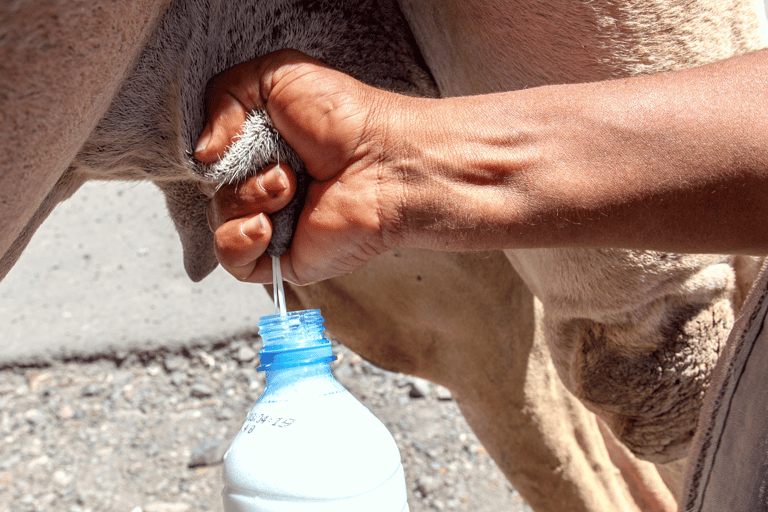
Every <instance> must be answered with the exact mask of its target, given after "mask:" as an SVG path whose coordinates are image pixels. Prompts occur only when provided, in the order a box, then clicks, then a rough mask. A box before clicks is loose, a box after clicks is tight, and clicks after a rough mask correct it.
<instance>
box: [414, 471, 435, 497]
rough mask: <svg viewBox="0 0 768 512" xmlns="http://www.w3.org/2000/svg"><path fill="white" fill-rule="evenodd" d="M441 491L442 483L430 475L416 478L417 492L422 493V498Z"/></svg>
mask: <svg viewBox="0 0 768 512" xmlns="http://www.w3.org/2000/svg"><path fill="white" fill-rule="evenodd" d="M439 489H440V482H439V481H438V480H437V479H436V478H434V477H432V476H429V475H422V476H419V477H417V478H416V490H417V491H419V492H420V493H421V495H422V496H425V497H426V496H429V495H430V494H434V493H435V492H437V491H438V490H439Z"/></svg>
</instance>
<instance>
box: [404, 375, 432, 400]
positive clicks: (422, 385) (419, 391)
mask: <svg viewBox="0 0 768 512" xmlns="http://www.w3.org/2000/svg"><path fill="white" fill-rule="evenodd" d="M431 391H432V384H431V383H430V382H429V381H428V380H425V379H420V378H418V377H414V378H413V380H412V381H411V390H410V392H409V393H408V395H409V396H410V397H411V398H426V397H428V396H429V394H430V392H431Z"/></svg>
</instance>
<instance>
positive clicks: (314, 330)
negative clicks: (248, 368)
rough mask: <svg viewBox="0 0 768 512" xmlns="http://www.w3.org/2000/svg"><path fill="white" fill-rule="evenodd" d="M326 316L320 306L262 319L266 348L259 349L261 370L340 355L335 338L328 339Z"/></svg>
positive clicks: (290, 366) (308, 363) (286, 366)
mask: <svg viewBox="0 0 768 512" xmlns="http://www.w3.org/2000/svg"><path fill="white" fill-rule="evenodd" d="M323 321H324V318H323V317H322V316H321V315H320V310H319V309H306V310H301V311H291V312H289V313H288V314H286V315H267V316H263V317H261V318H260V319H259V334H260V335H261V337H262V339H263V340H264V348H262V349H261V351H260V352H259V358H260V361H261V365H260V366H259V367H258V368H257V370H259V371H273V370H280V369H283V368H295V367H297V366H306V365H310V364H318V363H330V362H331V361H333V360H335V359H336V356H334V355H333V349H332V347H331V342H330V341H328V340H327V339H325V337H324V336H323V331H324V330H325V327H324V326H323Z"/></svg>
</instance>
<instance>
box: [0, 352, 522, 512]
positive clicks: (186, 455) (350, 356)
mask: <svg viewBox="0 0 768 512" xmlns="http://www.w3.org/2000/svg"><path fill="white" fill-rule="evenodd" d="M250 345H253V346H254V347H257V346H258V343H256V342H254V341H253V340H251V339H247V340H245V341H244V342H242V343H240V344H238V345H237V346H236V347H235V346H233V345H231V344H230V345H227V344H219V345H214V346H207V347H206V348H204V349H200V348H196V349H192V350H190V352H191V354H190V355H189V357H188V358H186V357H184V356H183V355H178V354H170V355H169V354H167V353H162V352H158V353H132V354H130V355H124V356H123V358H122V360H121V362H120V366H119V369H116V367H115V362H114V361H113V360H112V359H109V358H107V359H105V360H96V361H92V362H76V361H73V362H67V363H63V362H60V361H59V362H55V363H53V365H52V366H50V367H47V368H46V369H45V370H44V371H40V370H35V371H32V370H30V371H28V372H24V373H17V371H14V370H13V369H11V370H5V371H0V394H2V396H0V431H1V432H2V436H3V437H0V439H2V440H3V441H4V442H5V445H4V447H5V451H4V452H3V456H2V457H0V459H1V460H0V488H2V487H3V486H5V487H6V488H8V490H9V491H10V492H9V493H7V494H6V495H4V496H3V497H2V498H0V502H2V501H3V498H5V496H8V499H9V500H10V503H9V504H6V503H5V502H3V505H2V506H0V509H2V510H6V509H7V510H13V511H16V510H18V511H19V512H26V511H31V510H57V511H58V510H61V511H62V512H98V511H101V510H116V511H117V510H123V511H129V512H192V511H194V512H198V511H200V512H206V511H213V510H221V501H220V500H221V498H220V493H221V476H220V475H221V470H220V466H217V465H218V464H220V463H221V459H222V457H223V453H224V452H225V451H226V449H227V446H228V444H229V440H231V439H232V438H233V437H234V435H236V433H237V432H238V430H239V429H240V427H241V425H242V421H243V420H244V418H245V415H246V414H247V412H248V410H249V409H250V408H251V406H252V405H253V401H254V400H255V399H257V398H258V395H259V394H260V391H261V390H263V388H264V380H265V374H264V373H263V372H256V371H255V368H253V364H254V363H248V364H247V365H246V364H243V363H241V362H240V361H237V360H236V359H235V355H236V354H237V353H238V352H239V351H240V349H242V348H243V347H245V346H250ZM203 350H205V352H203ZM334 351H335V353H338V354H343V355H344V357H343V358H340V359H341V362H340V363H336V364H334V365H333V366H332V368H333V371H334V374H335V375H336V376H337V377H338V378H339V379H340V380H341V379H343V380H344V382H343V384H344V385H345V386H346V387H348V389H349V390H350V392H352V394H353V395H354V396H356V397H358V399H360V400H361V401H362V402H363V403H364V404H365V405H366V406H367V407H369V408H370V409H371V411H372V412H373V413H374V414H376V415H377V416H378V417H379V418H380V419H381V420H382V421H383V422H384V424H385V425H386V426H387V428H388V429H389V430H390V431H391V432H392V434H393V435H394V437H395V439H396V440H397V443H398V446H399V447H400V451H401V455H402V460H403V465H404V468H405V471H406V475H407V485H408V493H409V506H410V510H411V512H429V511H431V510H434V509H435V505H436V504H438V506H440V505H439V503H443V504H445V507H446V509H447V510H457V511H459V512H468V511H474V510H494V511H496V510H504V511H508V512H513V511H514V512H523V511H525V512H530V509H528V508H526V507H524V506H520V505H519V502H520V498H519V497H517V496H516V495H514V494H513V493H511V492H508V488H507V487H505V486H504V485H499V482H504V478H503V476H502V475H501V474H500V472H499V471H498V469H497V468H496V466H495V465H494V464H493V461H492V460H491V459H490V457H488V456H487V455H484V456H483V457H479V456H478V454H480V453H483V454H484V453H485V452H483V451H482V447H481V445H479V443H478V441H477V439H476V437H475V436H474V434H473V433H472V431H471V429H470V428H469V426H468V425H467V424H466V422H464V420H463V419H462V418H461V415H460V413H459V410H458V406H457V405H456V403H455V402H454V401H445V400H444V401H441V400H440V397H441V396H443V394H444V392H443V391H442V390H441V388H440V387H439V386H436V385H434V384H430V383H428V382H426V381H421V380H418V379H414V378H413V377H410V376H405V375H402V374H393V373H387V372H383V371H381V370H374V369H372V367H371V365H370V364H369V363H368V362H366V361H363V360H362V359H361V358H360V357H359V356H357V355H356V354H354V353H353V352H351V351H349V349H347V348H346V347H343V346H341V345H335V346H334ZM257 357H258V356H256V357H255V359H256V360H258V359H257ZM150 368H154V369H153V370H151V371H150V370H149V369H150ZM169 368H170V369H171V371H169ZM155 373H156V374H155ZM28 382H31V383H32V385H34V386H35V387H36V389H37V390H38V391H37V392H36V393H30V385H29V384H28ZM414 384H416V385H415V386H414ZM422 384H423V386H422ZM89 385H90V386H93V388H91V390H92V391H97V390H98V389H101V391H99V392H98V393H96V394H95V395H93V396H83V395H82V394H81V393H82V391H83V390H86V393H85V394H86V395H89V394H90V393H91V391H89V390H87V387H88V386H89ZM420 387H421V389H422V393H421V394H423V395H424V396H423V397H422V398H420V399H418V400H416V399H414V398H411V397H410V391H411V389H412V388H416V389H419V388H420ZM225 395H227V396H226V397H225ZM210 397H216V398H217V400H211V399H210ZM140 411H141V412H140ZM187 465H189V466H192V467H191V468H190V467H187ZM491 483H493V485H491ZM469 489H472V491H471V492H470V491H469ZM424 493H429V495H428V496H427V497H424ZM0 494H2V492H0ZM54 497H55V500H54V502H52V503H49V504H47V505H46V503H48V501H50V500H51V499H52V498H54ZM25 498H26V500H27V501H26V502H25ZM459 500H460V501H459Z"/></svg>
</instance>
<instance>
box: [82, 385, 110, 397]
mask: <svg viewBox="0 0 768 512" xmlns="http://www.w3.org/2000/svg"><path fill="white" fill-rule="evenodd" d="M103 391H104V390H103V389H102V388H100V387H99V386H96V385H95V384H88V385H87V386H83V387H82V389H80V396H85V397H88V396H99V395H100V394H101V393H102V392H103Z"/></svg>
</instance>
